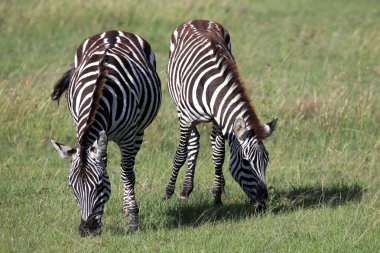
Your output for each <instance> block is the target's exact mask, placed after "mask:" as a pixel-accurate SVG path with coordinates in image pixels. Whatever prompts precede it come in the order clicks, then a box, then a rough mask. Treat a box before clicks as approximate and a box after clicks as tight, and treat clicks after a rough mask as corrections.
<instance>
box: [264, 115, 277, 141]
mask: <svg viewBox="0 0 380 253" xmlns="http://www.w3.org/2000/svg"><path fill="white" fill-rule="evenodd" d="M277 120H278V118H277V117H276V118H274V119H272V121H271V122H269V123H267V124H266V125H264V128H265V132H266V133H267V137H269V136H270V135H271V134H272V133H273V131H274V130H275V129H276V125H277Z"/></svg>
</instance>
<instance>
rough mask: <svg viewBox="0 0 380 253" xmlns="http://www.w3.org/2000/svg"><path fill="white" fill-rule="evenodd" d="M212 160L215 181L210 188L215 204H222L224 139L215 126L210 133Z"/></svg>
mask: <svg viewBox="0 0 380 253" xmlns="http://www.w3.org/2000/svg"><path fill="white" fill-rule="evenodd" d="M211 147H212V160H213V162H214V166H215V181H214V187H213V188H212V194H213V195H214V203H215V205H222V204H223V203H222V193H223V192H224V185H225V181H224V176H223V163H224V158H225V140H224V137H223V134H222V133H221V132H220V131H218V130H217V129H216V128H215V126H214V128H213V131H212V133H211Z"/></svg>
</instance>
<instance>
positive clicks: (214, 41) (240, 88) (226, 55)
mask: <svg viewBox="0 0 380 253" xmlns="http://www.w3.org/2000/svg"><path fill="white" fill-rule="evenodd" d="M206 37H207V38H208V40H209V41H210V42H211V46H212V48H213V49H214V51H215V55H216V56H217V57H220V58H221V59H222V64H223V66H225V68H226V71H227V73H231V77H232V78H231V81H232V82H233V83H235V84H236V85H237V89H236V90H237V92H236V93H237V94H240V96H241V98H240V99H241V101H242V102H244V103H245V104H246V108H247V109H248V113H249V118H248V122H247V124H248V126H249V128H250V129H252V130H253V131H254V132H255V135H256V138H257V139H261V140H263V139H265V138H266V137H267V133H266V132H265V129H264V127H263V125H262V124H261V122H260V120H259V117H258V116H257V114H256V111H255V107H254V106H253V104H252V103H251V98H250V97H249V96H248V94H247V92H246V88H245V87H244V85H245V84H244V81H243V80H242V79H241V78H240V74H239V71H238V68H237V64H236V61H235V60H234V58H233V56H232V53H231V52H230V51H229V50H228V49H227V45H225V42H224V40H222V39H221V38H220V37H219V36H215V35H213V34H211V33H207V35H206Z"/></svg>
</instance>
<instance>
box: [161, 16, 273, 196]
mask: <svg viewBox="0 0 380 253" xmlns="http://www.w3.org/2000/svg"><path fill="white" fill-rule="evenodd" d="M167 82H168V87H169V92H170V95H171V97H172V98H173V100H174V101H175V103H176V105H177V112H178V118H179V123H180V143H179V146H178V148H177V151H176V154H175V158H174V161H173V170H172V175H171V178H170V180H169V183H168V185H167V188H166V197H167V198H170V197H171V196H172V195H173V193H174V189H175V183H176V179H177V176H178V172H179V169H180V168H181V166H182V165H183V164H184V162H185V160H186V158H187V160H188V169H187V173H186V178H185V181H184V184H183V189H182V193H181V198H187V197H188V196H189V194H190V193H191V191H192V189H193V178H194V172H195V163H196V158H197V155H198V150H199V133H198V131H197V129H196V125H197V124H198V123H199V122H212V123H213V131H212V134H211V145H212V158H213V162H214V165H215V182H214V187H213V190H212V192H213V194H214V198H215V202H216V203H221V194H222V192H223V188H224V177H223V172H222V166H223V162H224V156H225V140H227V141H228V143H229V147H230V150H231V158H230V172H231V174H232V176H233V178H234V179H235V180H236V181H237V182H238V183H239V184H240V186H241V188H242V189H243V190H244V192H245V193H246V194H247V196H248V197H249V199H250V200H251V201H252V202H258V201H261V200H265V199H266V198H267V189H266V182H265V170H266V166H267V163H268V160H269V156H268V152H267V151H266V149H265V147H264V144H263V142H262V140H263V139H264V138H266V137H267V136H269V135H270V134H271V132H272V131H273V130H274V128H275V125H276V119H275V120H274V121H272V122H271V123H269V124H267V125H261V124H260V121H259V119H258V117H257V115H256V113H255V111H254V108H253V106H252V105H251V104H250V101H249V99H248V97H247V96H246V95H245V90H244V87H243V83H242V82H241V81H240V79H239V76H238V71H237V68H236V63H235V60H234V57H233V55H232V52H231V43H230V36H229V33H228V31H227V30H226V29H225V28H223V27H222V26H221V25H220V24H218V23H216V22H211V21H207V20H195V21H190V22H186V23H184V24H182V25H180V26H179V27H177V28H176V30H175V31H174V32H173V34H172V37H171V43H170V52H169V64H168V68H167Z"/></svg>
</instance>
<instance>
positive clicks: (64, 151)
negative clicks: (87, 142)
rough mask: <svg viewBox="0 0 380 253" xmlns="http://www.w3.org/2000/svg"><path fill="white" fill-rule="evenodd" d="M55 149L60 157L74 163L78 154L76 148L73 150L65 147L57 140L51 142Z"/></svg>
mask: <svg viewBox="0 0 380 253" xmlns="http://www.w3.org/2000/svg"><path fill="white" fill-rule="evenodd" d="M51 143H52V144H53V147H54V149H55V150H56V151H57V152H58V154H59V156H60V157H61V158H63V159H67V160H70V161H73V160H74V158H75V157H76V154H77V149H76V148H71V147H69V146H65V145H63V144H61V143H58V142H56V141H55V140H51Z"/></svg>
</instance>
